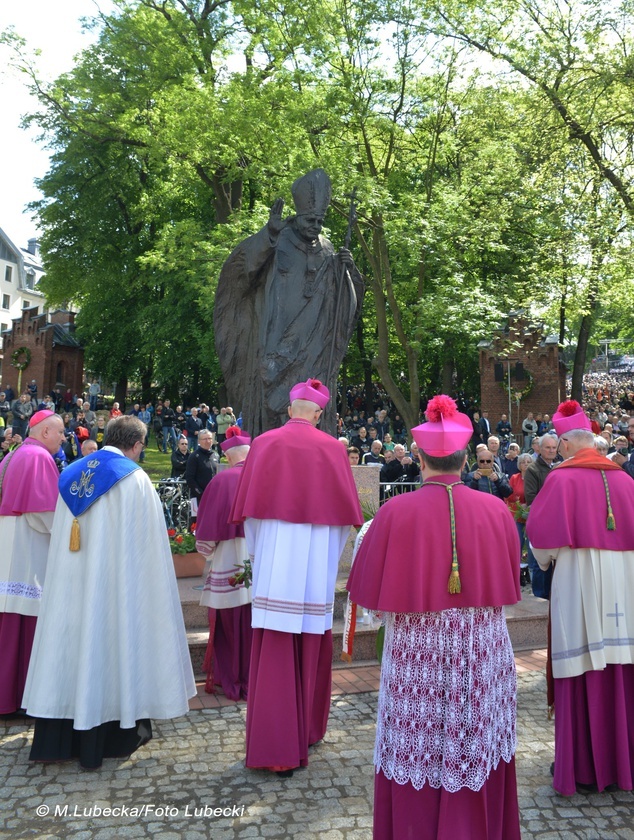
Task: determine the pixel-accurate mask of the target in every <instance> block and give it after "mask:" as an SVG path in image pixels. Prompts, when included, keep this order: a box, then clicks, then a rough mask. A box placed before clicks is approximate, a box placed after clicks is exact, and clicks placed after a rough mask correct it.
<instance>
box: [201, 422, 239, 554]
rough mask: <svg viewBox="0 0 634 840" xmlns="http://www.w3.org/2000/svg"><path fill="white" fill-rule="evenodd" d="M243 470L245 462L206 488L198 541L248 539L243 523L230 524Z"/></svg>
mask: <svg viewBox="0 0 634 840" xmlns="http://www.w3.org/2000/svg"><path fill="white" fill-rule="evenodd" d="M233 439H234V440H235V438H233ZM243 467H244V461H241V462H240V463H239V464H236V466H235V467H229V469H226V470H223V471H222V472H219V473H218V475H216V476H214V478H213V479H212V480H211V481H210V482H209V484H208V485H207V486H206V487H205V492H204V493H203V496H202V499H201V500H200V504H199V505H198V516H197V518H196V539H198V540H210V541H211V540H213V541H214V542H221V541H222V540H233V539H235V538H236V537H243V536H244V526H243V524H242V523H241V522H239V523H237V524H236V523H234V522H229V514H230V513H231V506H232V505H233V500H234V499H235V497H236V491H237V489H238V484H239V483H240V476H241V474H242V468H243Z"/></svg>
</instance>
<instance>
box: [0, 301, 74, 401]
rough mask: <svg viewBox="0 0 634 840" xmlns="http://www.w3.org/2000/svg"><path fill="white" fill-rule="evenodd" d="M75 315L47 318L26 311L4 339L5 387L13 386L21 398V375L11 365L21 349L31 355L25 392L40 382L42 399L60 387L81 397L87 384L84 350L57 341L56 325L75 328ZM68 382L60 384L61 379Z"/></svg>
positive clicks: (24, 373) (64, 313) (25, 376)
mask: <svg viewBox="0 0 634 840" xmlns="http://www.w3.org/2000/svg"><path fill="white" fill-rule="evenodd" d="M73 319H74V315H73V314H72V313H69V312H54V313H52V315H51V316H50V318H47V316H46V315H38V314H37V310H36V309H35V308H33V309H25V310H23V311H22V313H21V317H20V318H19V319H16V320H14V321H13V325H12V330H11V332H10V333H7V334H6V335H5V336H4V362H3V367H2V386H3V387H5V388H6V387H7V386H9V385H10V386H11V387H12V388H13V390H14V391H15V393H16V396H18V376H19V371H18V370H17V369H16V368H15V367H13V365H12V364H11V354H12V353H13V352H14V351H15V350H17V349H19V348H20V347H28V349H29V350H30V351H31V361H30V363H29V366H28V367H27V368H26V369H25V370H24V371H22V382H21V385H22V390H23V391H24V389H25V388H26V386H27V385H28V384H29V382H30V381H31V380H32V379H35V381H36V382H37V393H38V399H40V398H41V397H42V395H43V394H48V393H50V391H52V390H53V388H55V387H56V386H58V385H60V386H63V388H62V390H63V389H64V388H69V387H70V388H71V389H72V390H73V392H74V393H81V391H82V390H83V384H84V375H83V368H84V351H83V349H82V348H81V347H74V346H66V345H64V344H63V343H59V342H56V341H55V340H54V330H53V324H54V323H57V324H60V325H63V326H66V327H67V329H68V328H70V327H71V325H72V324H73ZM58 374H61V375H62V376H63V377H64V379H63V380H62V381H61V382H58V380H57V375H58Z"/></svg>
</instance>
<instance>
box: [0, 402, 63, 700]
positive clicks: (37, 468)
mask: <svg viewBox="0 0 634 840" xmlns="http://www.w3.org/2000/svg"><path fill="white" fill-rule="evenodd" d="M29 426H30V429H29V431H30V434H29V437H28V438H27V439H26V440H25V441H24V443H23V444H21V445H20V446H19V448H17V449H15V450H14V451H13V452H10V453H9V454H7V455H6V456H5V457H4V458H3V460H2V463H0V488H1V491H2V502H1V503H0V545H1V546H2V551H1V552H0V651H1V654H0V714H13V713H15V712H17V711H18V710H19V709H20V708H21V706H22V693H23V690H24V682H25V680H26V672H27V669H28V667H29V658H30V656H31V647H32V645H33V636H34V634H35V626H36V623H37V617H38V614H39V611H40V602H41V599H42V587H43V586H44V581H45V578H46V570H47V565H46V558H47V555H48V547H49V537H50V532H51V527H52V524H53V511H54V510H55V505H56V503H57V482H58V480H59V473H58V471H57V467H56V466H55V461H54V459H53V455H54V454H55V453H56V452H57V451H58V449H59V448H60V446H61V443H62V441H63V440H64V424H63V422H62V418H61V417H60V416H59V415H57V414H54V413H53V412H52V411H47V410H43V411H38V412H36V413H35V414H34V415H33V416H32V417H31V420H30V421H29Z"/></svg>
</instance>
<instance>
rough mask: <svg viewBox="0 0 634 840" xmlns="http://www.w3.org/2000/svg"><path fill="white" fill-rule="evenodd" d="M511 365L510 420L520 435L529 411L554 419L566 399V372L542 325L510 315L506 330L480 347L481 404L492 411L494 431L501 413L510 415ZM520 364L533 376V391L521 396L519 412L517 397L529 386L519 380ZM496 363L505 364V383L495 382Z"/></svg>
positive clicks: (491, 417) (557, 350) (553, 344)
mask: <svg viewBox="0 0 634 840" xmlns="http://www.w3.org/2000/svg"><path fill="white" fill-rule="evenodd" d="M508 362H510V367H511V391H512V394H513V397H512V401H511V415H510V420H511V425H512V427H513V432H514V433H516V434H519V433H520V432H521V425H522V420H524V418H525V417H526V415H527V414H528V412H529V411H532V412H533V414H538V413H540V412H541V413H542V414H544V413H547V414H550V416H551V417H552V415H553V414H554V412H555V411H556V409H557V405H558V404H559V403H560V402H561V401H562V400H564V399H565V398H566V369H565V366H564V364H563V362H561V361H560V355H559V347H558V345H557V343H556V342H554V341H552V340H551V339H548V338H547V336H546V334H545V332H544V329H543V326H542V325H541V324H535V323H533V322H531V321H530V320H529V319H528V318H527V317H526V316H525V315H518V316H513V315H510V316H509V323H508V325H507V326H506V328H505V329H504V330H499V331H497V332H496V334H495V335H494V337H493V339H492V341H491V342H490V344H489V345H488V346H483V345H481V346H480V389H481V390H480V394H481V398H480V405H481V407H482V409H484V410H486V411H488V412H489V422H490V423H491V426H492V428H495V425H496V424H497V422H498V420H499V419H500V415H501V414H507V415H508V414H509V400H508V391H507V388H506V383H507V381H508ZM517 362H520V363H522V364H523V365H524V369H525V372H526V375H527V376H528V374H530V376H531V377H532V388H531V390H530V392H529V393H528V394H527V395H526V396H525V397H522V399H521V401H520V404H519V409H518V405H517V401H516V399H515V396H514V395H515V393H516V391H517V390H522V389H524V388H525V387H526V386H527V385H528V383H529V379H528V378H526V379H525V380H524V381H521V380H518V379H517V378H516V376H515V365H516V363H517ZM496 363H497V364H502V367H503V371H504V382H503V383H501V382H496V381H495V365H496Z"/></svg>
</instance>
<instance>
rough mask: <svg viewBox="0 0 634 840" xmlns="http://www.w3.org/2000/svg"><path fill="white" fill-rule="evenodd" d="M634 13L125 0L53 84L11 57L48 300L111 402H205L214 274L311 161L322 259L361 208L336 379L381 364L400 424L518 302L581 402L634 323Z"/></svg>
mask: <svg viewBox="0 0 634 840" xmlns="http://www.w3.org/2000/svg"><path fill="white" fill-rule="evenodd" d="M631 23H632V15H631V9H630V6H629V4H628V3H627V2H623V3H612V4H610V5H609V6H608V7H607V8H606V7H605V6H598V4H596V3H594V2H590V0H586V1H585V2H579V0H572V2H568V3H560V2H554V1H553V0H538V2H537V3H534V2H532V3H530V4H529V3H523V2H515V0H513V2H506V0H502V2H501V3H500V2H496V3H495V4H494V3H492V2H471V1H470V2H466V3H465V2H463V0H460V2H459V3H458V2H454V0H447V2H437V0H393V1H392V0H390V2H387V3H385V2H381V3H379V2H367V0H366V2H361V0H325V2H319V3H316V2H314V0H307V2H303V3H301V4H300V3H296V2H289V3H286V4H284V6H279V5H278V4H276V3H274V2H271V0H258V2H255V3H254V2H253V0H248V2H229V0H217V1H216V2H211V0H198V1H197V2H196V1H195V0H161V2H155V0H120V2H119V7H118V11H117V13H116V14H113V15H108V16H103V17H102V18H98V19H96V20H94V21H92V24H91V25H93V26H95V27H97V29H98V32H99V35H98V38H97V40H96V42H95V44H94V46H93V47H91V48H90V49H88V50H86V51H85V52H83V53H82V54H81V55H80V56H79V57H78V59H77V63H76V65H75V67H74V69H73V70H72V71H71V72H70V73H67V74H65V75H63V76H61V77H60V78H59V79H57V80H56V81H55V83H53V84H52V85H48V86H47V85H43V84H42V83H41V82H39V81H38V78H37V73H36V71H35V70H34V68H33V67H32V66H30V65H29V64H28V62H26V60H25V59H24V57H23V52H22V51H21V50H20V51H18V52H17V53H16V56H17V58H16V60H17V61H19V62H22V64H23V66H24V67H25V69H27V71H28V72H29V73H30V77H31V85H32V87H33V89H34V90H36V92H37V94H38V97H39V101H40V103H41V108H40V110H39V112H38V113H36V114H33V115H31V117H30V118H29V119H30V120H31V121H32V122H33V123H35V124H36V125H38V126H39V127H40V128H41V130H42V136H43V138H45V141H46V142H47V143H48V145H49V148H50V149H51V151H52V158H51V167H50V170H49V172H48V173H47V174H46V176H45V177H44V178H43V179H42V180H41V181H40V183H39V186H40V189H41V190H42V194H43V199H42V201H41V202H39V203H38V204H37V207H36V209H37V211H38V214H39V216H40V219H41V225H42V229H43V239H42V251H43V256H44V260H45V265H46V270H47V274H46V277H45V279H44V280H43V281H42V288H43V289H44V291H45V292H46V294H47V296H48V298H49V300H50V302H51V303H52V304H59V303H62V302H66V301H73V302H74V303H75V304H76V305H77V306H78V307H79V309H80V313H79V316H78V318H77V323H78V325H79V329H80V334H81V335H82V337H83V338H84V340H85V341H86V351H87V363H88V365H89V367H90V369H91V370H93V371H94V372H95V373H98V374H100V375H102V376H103V377H105V378H106V379H107V380H109V381H114V382H117V383H119V388H120V394H122V393H124V389H125V387H126V386H127V384H128V383H129V382H138V383H140V384H141V385H142V387H143V391H144V395H145V396H146V397H149V396H150V393H151V389H152V387H153V385H154V386H157V387H158V388H160V390H161V391H164V392H166V393H167V394H169V395H171V396H176V395H177V394H178V395H180V396H184V397H190V398H192V399H195V398H199V397H201V398H202V397H205V396H207V397H209V396H211V395H215V394H216V393H217V391H216V389H217V388H218V387H219V384H221V382H220V373H219V369H218V365H217V360H216V358H215V352H214V343H213V333H212V312H213V299H214V292H215V284H216V280H217V277H218V274H219V271H220V267H221V265H222V263H223V261H224V260H225V259H226V257H227V256H228V254H229V252H230V251H231V249H232V248H233V247H234V246H235V245H236V244H237V243H238V242H239V241H240V239H241V238H243V237H244V236H246V235H248V234H249V233H252V232H254V231H255V230H257V229H259V227H261V225H262V224H263V223H264V221H265V220H266V218H267V212H268V207H270V205H271V204H272V202H273V201H274V199H275V198H276V197H277V196H282V197H283V198H284V199H285V200H286V201H287V202H288V200H289V198H290V185H291V183H292V182H293V180H294V179H295V178H296V177H297V176H298V175H300V174H302V173H303V172H304V171H306V170H307V169H309V168H312V167H314V166H322V167H323V168H324V169H326V170H327V171H328V173H329V175H330V176H331V179H332V181H333V185H334V190H333V203H332V206H331V210H330V212H329V215H328V218H327V220H326V222H327V225H328V226H329V228H330V235H331V238H332V239H333V241H334V243H335V245H338V244H342V243H343V238H344V232H345V228H346V224H347V221H346V215H347V204H348V200H347V195H348V194H349V193H350V192H351V191H352V189H353V188H355V189H356V194H357V196H358V210H357V221H356V224H355V237H354V240H353V245H352V250H353V252H354V256H355V260H356V262H357V264H358V265H359V267H360V269H361V271H362V272H363V273H364V274H365V276H366V278H367V283H368V289H369V294H367V295H366V303H365V305H364V313H363V316H362V322H361V325H360V328H359V330H358V333H357V341H356V342H354V343H353V345H351V348H350V351H349V354H348V359H347V361H346V364H345V371H346V376H347V377H348V380H349V381H356V382H360V381H363V380H364V377H365V378H366V379H367V377H368V375H369V366H370V365H372V367H373V369H374V371H375V372H376V376H377V378H379V379H380V380H381V382H382V383H383V385H384V386H385V388H386V389H387V391H388V393H389V395H390V396H391V398H392V399H393V401H394V403H395V405H396V408H397V410H398V412H399V413H400V414H401V415H402V416H403V417H404V418H405V420H406V422H407V423H408V425H409V426H411V425H413V424H414V423H415V422H416V421H417V418H418V412H419V406H420V400H421V396H424V395H425V394H427V395H430V394H431V393H433V392H435V391H436V390H437V389H439V388H441V387H442V388H443V389H446V390H458V389H461V388H462V389H466V390H467V391H469V392H471V393H475V392H477V388H478V374H477V350H476V348H477V344H478V341H480V340H481V339H482V338H484V337H486V336H488V335H490V333H491V330H492V329H493V328H494V327H495V326H496V325H497V323H498V321H499V319H500V316H501V314H502V313H504V312H507V311H509V310H511V309H517V308H521V307H532V308H533V310H534V312H535V314H537V315H541V317H543V318H544V319H545V320H546V321H547V323H548V324H549V325H550V326H551V327H552V328H553V331H556V332H558V333H559V335H560V341H561V343H562V344H572V345H575V346H576V348H577V356H576V359H575V367H574V378H573V389H577V390H578V389H579V388H580V376H581V373H582V371H583V367H584V364H585V358H586V353H587V352H588V348H589V347H590V346H591V342H592V340H593V337H594V338H596V337H597V330H598V329H600V330H601V331H602V332H603V333H605V332H606V331H607V332H610V333H612V334H613V337H618V336H622V337H629V336H627V335H624V333H628V332H630V330H629V326H628V325H629V324H630V323H631V320H632V319H631V316H632V308H633V306H634V303H633V301H634V296H633V295H632V294H631V292H632V281H631V278H630V276H629V270H628V265H629V262H630V261H631V260H630V258H631V228H632V221H633V216H634V183H633V181H632V178H633V177H634V172H633V169H632V159H633V158H632V156H633V154H634V151H633V142H632V138H633V137H634V109H633V108H632V104H633V101H632V100H633V94H634V75H633V73H632V58H631V32H632V27H631ZM21 49H22V48H21ZM483 57H484V58H483ZM238 305H239V303H237V306H238Z"/></svg>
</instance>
